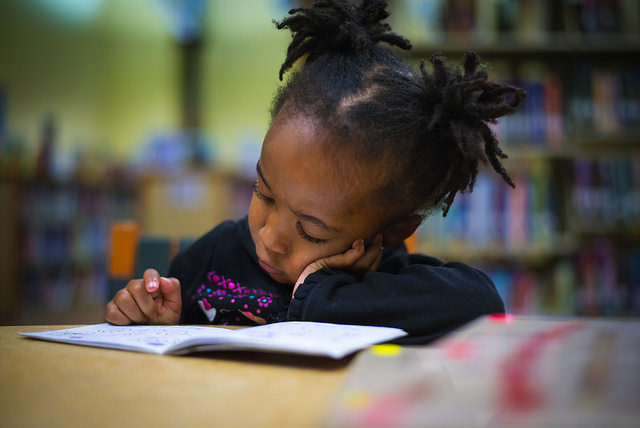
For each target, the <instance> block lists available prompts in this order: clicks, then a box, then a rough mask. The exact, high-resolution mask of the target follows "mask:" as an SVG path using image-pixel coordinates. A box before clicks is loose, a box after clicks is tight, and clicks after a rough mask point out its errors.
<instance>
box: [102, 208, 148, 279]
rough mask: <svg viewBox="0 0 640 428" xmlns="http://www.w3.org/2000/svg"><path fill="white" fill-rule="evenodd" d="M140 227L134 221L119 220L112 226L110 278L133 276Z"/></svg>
mask: <svg viewBox="0 0 640 428" xmlns="http://www.w3.org/2000/svg"><path fill="white" fill-rule="evenodd" d="M139 236H140V227H139V226H138V225H137V223H135V222H133V221H119V222H115V223H113V225H112V226H111V257H110V260H109V277H110V278H133V275H134V272H135V266H136V252H137V248H138V239H139Z"/></svg>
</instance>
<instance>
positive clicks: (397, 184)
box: [271, 0, 525, 216]
mask: <svg viewBox="0 0 640 428" xmlns="http://www.w3.org/2000/svg"><path fill="white" fill-rule="evenodd" d="M386 6H387V4H386V1H383V0H364V1H363V2H362V3H361V4H360V5H355V4H353V3H351V2H349V1H346V0H320V1H317V2H315V3H314V4H313V6H312V7H310V8H298V9H292V10H291V11H289V16H288V17H286V18H284V19H283V20H282V21H280V22H276V21H274V23H275V24H276V26H277V28H278V29H283V28H287V29H289V30H291V32H292V35H293V39H292V41H291V44H290V45H289V48H288V50H287V57H286V59H285V61H284V63H283V64H282V67H281V69H280V79H281V80H282V77H283V75H284V73H285V72H286V71H288V70H289V69H291V68H292V67H293V66H294V65H295V64H296V62H297V61H298V60H299V59H302V58H304V63H303V65H302V66H301V67H300V68H299V70H297V71H294V72H293V73H291V76H290V77H289V79H288V80H287V82H286V84H285V85H284V86H282V87H281V88H280V89H279V90H278V93H277V95H276V97H275V99H274V101H273V105H272V109H271V115H272V119H275V118H276V116H278V114H279V113H281V112H283V114H286V115H295V114H304V115H307V116H309V117H312V118H314V120H316V121H317V123H319V124H320V125H321V126H322V127H323V129H325V130H328V131H329V132H330V134H331V135H332V136H333V137H335V138H333V139H331V141H329V142H328V143H327V144H334V145H335V148H337V149H345V148H346V149H347V150H350V151H351V153H353V154H354V155H356V156H357V158H358V159H361V160H363V161H370V162H376V161H377V162H380V160H381V159H383V160H384V162H385V166H386V167H385V168H384V171H385V172H386V175H387V177H386V181H387V184H386V185H385V186H384V189H383V192H382V196H381V197H382V199H383V201H382V202H383V203H384V204H385V206H392V207H394V210H395V211H396V214H398V215H406V214H414V213H420V214H426V213H428V212H430V211H431V210H433V209H436V208H442V211H443V215H444V216H446V214H447V212H448V210H449V208H450V206H451V204H452V203H453V200H454V198H455V195H456V194H457V193H458V192H460V193H462V192H467V191H469V192H470V191H471V190H473V186H474V184H475V179H476V175H477V173H478V167H479V165H480V162H482V163H487V162H488V163H489V164H491V166H492V167H493V169H494V170H495V171H496V172H497V173H498V174H499V175H500V176H501V177H502V178H503V180H504V181H505V182H506V183H508V184H509V185H510V186H512V187H514V184H513V182H512V180H511V178H510V177H509V175H508V174H507V172H506V171H505V169H504V167H503V166H502V163H501V159H504V158H506V157H507V156H506V155H505V154H504V153H503V152H502V150H501V149H500V147H499V145H498V140H497V139H496V136H495V135H494V133H493V132H492V131H491V129H490V128H489V126H488V125H489V124H491V123H495V122H496V120H497V119H498V118H500V117H501V116H504V115H506V114H509V113H512V112H514V111H515V110H516V108H517V106H518V104H519V103H520V101H521V100H522V99H523V98H524V97H525V92H524V91H523V90H522V89H520V88H517V87H514V86H511V85H508V84H505V83H498V82H491V81H489V80H488V78H487V72H486V69H485V67H483V66H480V60H479V58H478V55H476V54H475V53H473V52H467V53H466V54H465V56H464V61H463V65H462V69H460V68H459V67H452V66H450V65H448V64H447V62H446V60H445V58H444V57H443V56H442V55H440V54H435V55H433V56H432V57H431V58H430V63H431V71H428V70H427V69H426V67H425V64H424V61H422V62H421V63H420V68H419V72H417V71H416V70H414V69H413V68H412V67H411V66H410V65H409V64H408V63H407V62H406V61H405V60H403V59H401V58H400V56H399V55H398V54H396V53H395V52H393V50H392V49H391V48H389V47H385V46H381V45H380V44H379V42H385V43H387V44H388V45H390V46H391V47H395V48H400V49H405V50H408V49H410V48H411V44H410V42H409V41H408V40H407V39H405V38H404V37H402V36H400V35H398V34H396V33H393V32H392V31H391V28H390V26H389V25H388V24H385V23H382V22H381V21H382V20H384V19H385V18H387V17H388V16H389V13H388V12H387V11H386Z"/></svg>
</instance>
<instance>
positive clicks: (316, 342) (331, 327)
mask: <svg viewBox="0 0 640 428" xmlns="http://www.w3.org/2000/svg"><path fill="white" fill-rule="evenodd" d="M20 334H22V335H24V336H28V337H32V338H36V339H43V340H50V341H54V342H64V343H72V344H76V345H87V346H98V347H103V348H114V349H124V350H128V351H138V352H147V353H153V354H172V355H180V354H187V353H190V352H195V351H217V350H253V351H265V352H284V353H296V354H306V355H317V356H325V357H331V358H335V359H339V358H342V357H344V356H346V355H349V354H351V353H353V352H355V351H358V350H360V349H363V348H366V347H368V346H370V345H373V344H376V343H380V342H386V341H389V340H393V339H396V338H398V337H402V336H405V335H406V334H407V333H406V332H405V331H403V330H400V329H397V328H390V327H374V326H361V325H343V324H329V323H318V322H307V321H288V322H280V323H274V324H266V325H262V326H257V327H249V328H243V329H238V330H229V329H226V328H220V327H203V326H187V325H173V326H151V325H134V326H114V325H111V324H106V323H105V324H96V325H88V326H84V327H76V328H69V329H64V330H50V331H43V332H37V333H24V332H20Z"/></svg>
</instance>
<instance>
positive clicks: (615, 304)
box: [392, 0, 640, 316]
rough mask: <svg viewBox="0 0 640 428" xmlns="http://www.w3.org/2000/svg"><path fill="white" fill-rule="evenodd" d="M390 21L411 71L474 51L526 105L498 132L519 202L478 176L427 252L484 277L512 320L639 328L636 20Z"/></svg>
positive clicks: (558, 15)
mask: <svg viewBox="0 0 640 428" xmlns="http://www.w3.org/2000/svg"><path fill="white" fill-rule="evenodd" d="M605 7H610V8H611V9H610V10H607V11H605V10H604V9H602V8H605ZM501 8H502V9H501ZM506 8H510V9H508V10H507V9H506ZM598 8H601V9H602V10H601V9H598ZM450 11H455V14H450V13H449V12H450ZM505 11H506V12H509V13H506V12H505ZM603 12H607V13H610V16H609V17H610V20H609V21H607V22H605V21H603V20H602V17H601V16H600V15H598V14H601V13H603ZM509 14H510V15H509ZM545 14H546V15H545ZM499 15H500V16H499ZM506 15H509V16H510V17H511V19H512V21H511V22H506V23H505V22H504V21H505V16H506ZM394 16H396V17H397V18H396V22H395V23H393V26H394V29H396V30H397V31H398V32H400V33H401V34H406V35H407V36H408V37H409V38H410V40H411V41H412V42H413V45H414V48H413V49H412V50H411V51H410V56H411V58H412V59H413V60H415V61H418V60H419V59H428V58H429V57H430V56H431V55H432V54H433V53H436V52H440V53H442V54H444V55H445V56H446V57H447V58H449V59H450V60H459V59H461V58H462V55H463V54H464V52H466V51H475V52H477V53H478V54H479V55H480V57H481V60H482V62H483V63H486V64H487V65H488V71H489V73H490V75H491V76H492V78H496V79H499V80H506V81H510V82H512V83H513V84H515V85H517V86H520V87H523V88H524V89H525V90H527V92H528V97H527V99H526V100H525V102H524V104H523V105H522V106H521V108H520V109H519V111H518V112H517V113H516V114H514V115H512V116H510V117H507V118H505V119H503V120H502V121H501V122H500V124H499V125H498V126H497V127H496V128H495V132H496V133H497V135H498V136H499V138H500V140H501V142H502V146H503V149H504V151H505V152H506V153H507V154H508V155H509V159H507V160H506V161H505V162H504V163H505V167H506V169H507V170H508V171H509V172H510V174H511V175H512V177H513V178H514V181H515V182H516V190H510V188H509V187H508V186H506V185H505V184H503V183H501V182H500V180H499V178H498V177H497V176H495V174H493V173H492V172H491V171H483V172H481V174H480V176H479V178H478V182H477V184H476V188H475V190H474V192H473V193H472V194H465V195H461V196H458V197H457V198H456V201H455V202H454V205H453V206H452V209H451V211H450V213H449V215H448V217H447V218H445V219H442V218H441V217H440V216H438V215H437V214H434V215H433V216H432V217H430V218H428V219H427V220H426V222H425V223H424V224H423V225H422V226H421V229H420V230H419V232H420V235H419V239H418V242H419V244H418V245H419V248H420V250H421V251H423V252H425V253H427V254H430V255H433V256H436V257H439V258H441V259H443V260H446V261H454V260H455V261H464V262H469V263H472V264H474V265H476V266H479V267H481V268H483V269H484V270H485V271H486V272H487V273H489V274H490V275H491V276H492V278H493V279H494V282H495V283H496V286H497V287H498V289H499V291H500V293H501V295H502V296H503V298H504V300H505V302H506V304H507V309H508V310H510V311H512V312H515V313H549V314H571V315H594V316H597V315H613V316H640V83H638V82H640V8H639V6H638V5H636V4H635V2H625V1H624V0H621V1H614V2H597V1H596V2H580V1H574V2H564V1H550V0H535V1H532V0H518V1H516V0H509V1H501V0H484V1H483V0H475V1H474V0H466V1H465V0H457V1H456V0H449V1H447V0H440V1H435V0H431V1H429V0H404V1H399V2H397V3H394V10H393V13H392V18H393V17H394ZM438 16H439V17H440V20H438V19H437V17H438ZM434 17H436V18H434ZM456 17H458V18H460V20H459V21H458V22H455V18H456ZM462 18H464V19H462ZM420 19H422V20H423V21H422V22H421V21H420ZM403 30H406V31H405V32H404V33H403ZM407 33H408V34H407ZM421 36H422V37H421Z"/></svg>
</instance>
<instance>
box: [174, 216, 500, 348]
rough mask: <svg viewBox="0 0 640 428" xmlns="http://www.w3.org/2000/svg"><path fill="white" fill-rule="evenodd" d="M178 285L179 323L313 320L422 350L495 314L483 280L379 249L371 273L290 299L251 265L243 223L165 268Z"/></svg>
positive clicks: (491, 291)
mask: <svg viewBox="0 0 640 428" xmlns="http://www.w3.org/2000/svg"><path fill="white" fill-rule="evenodd" d="M169 275H170V276H172V277H175V278H177V279H178V280H180V285H181V293H182V314H181V317H180V322H181V323H186V324H208V323H212V324H233V325H255V324H257V323H264V322H267V323H271V322H278V321H294V320H303V321H321V322H333V323H339V324H361V325H379V326H389V327H398V328H401V329H403V330H405V331H406V332H407V333H409V336H407V337H404V338H402V339H400V340H398V341H397V342H398V343H404V344H409V343H427V342H430V341H432V340H434V339H436V338H438V337H440V336H442V335H443V334H445V333H447V332H449V331H451V330H453V329H455V328H457V327H459V326H461V325H462V324H464V323H467V322H468V321H471V320H472V319H474V318H476V317H478V316H480V315H484V314H491V313H503V312H504V304H503V303H502V300H501V299H500V296H499V295H498V292H497V291H496V288H495V286H494V285H493V283H492V282H491V280H490V279H489V277H488V276H487V275H485V274H484V273H483V272H481V271H480V270H478V269H475V268H472V267H470V266H467V265H465V264H463V263H443V262H441V261H440V260H438V259H436V258H433V257H429V256H425V255H422V254H408V253H407V249H406V247H405V246H404V244H400V245H397V246H395V247H388V248H385V249H384V251H383V255H382V261H381V262H380V266H379V268H378V270H377V271H376V272H368V273H366V274H364V275H363V276H362V277H355V276H354V275H352V274H350V273H348V272H345V271H341V270H330V269H321V270H319V271H317V272H315V273H313V274H311V275H309V276H308V277H307V279H306V280H305V282H304V283H303V284H300V286H299V287H298V289H297V290H296V294H295V297H294V298H293V299H292V298H291V292H292V290H293V285H292V284H281V283H278V282H276V281H274V280H273V279H272V278H271V277H270V276H269V275H268V274H267V273H266V272H265V271H264V270H263V269H262V268H261V267H260V265H259V264H258V258H257V256H256V252H255V246H254V244H253V240H252V239H251V234H250V232H249V225H248V222H247V218H244V219H242V220H239V221H226V222H224V223H221V224H220V225H218V226H217V227H215V228H214V229H212V230H211V231H209V232H208V233H207V234H205V235H204V236H202V237H201V238H200V239H198V240H197V241H196V242H195V243H194V244H193V245H192V246H190V247H189V248H187V249H186V250H185V251H184V252H182V253H180V254H178V256H176V258H175V259H174V260H173V263H172V264H171V269H170V271H169Z"/></svg>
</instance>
